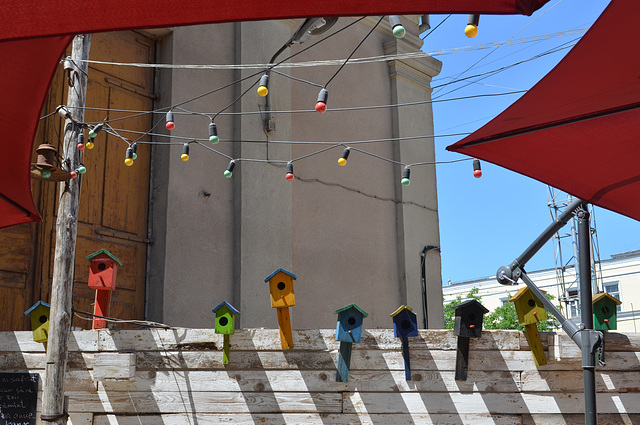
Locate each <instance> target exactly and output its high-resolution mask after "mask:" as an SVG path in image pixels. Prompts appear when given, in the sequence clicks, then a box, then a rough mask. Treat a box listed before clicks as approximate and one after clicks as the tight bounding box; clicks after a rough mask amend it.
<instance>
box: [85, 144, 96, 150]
mask: <svg viewBox="0 0 640 425" xmlns="http://www.w3.org/2000/svg"><path fill="white" fill-rule="evenodd" d="M85 146H86V148H87V149H93V147H94V144H93V142H87V143H86V144H85Z"/></svg>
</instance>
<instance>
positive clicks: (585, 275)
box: [496, 199, 604, 425]
mask: <svg viewBox="0 0 640 425" xmlns="http://www.w3.org/2000/svg"><path fill="white" fill-rule="evenodd" d="M574 214H576V215H577V217H578V241H579V257H580V258H579V259H580V262H579V266H580V294H581V304H582V306H581V318H582V324H581V325H580V326H579V327H578V325H576V324H575V323H573V322H572V321H571V320H569V319H567V318H566V317H564V316H563V315H562V313H560V311H559V310H558V309H557V308H556V306H554V305H553V304H552V303H551V301H550V300H549V299H548V298H547V297H545V296H544V293H543V292H542V291H541V290H540V288H538V287H537V286H536V285H535V283H533V281H532V280H531V279H529V276H527V273H526V272H525V271H524V266H525V264H526V262H527V261H529V260H530V259H531V257H533V256H534V255H535V254H536V253H537V252H538V251H539V250H540V248H542V246H543V245H544V244H545V243H546V242H547V241H548V240H549V239H551V238H552V237H553V235H554V234H555V233H556V232H557V231H558V230H560V228H562V227H563V226H564V225H565V224H567V223H568V222H569V220H570V219H571V217H572V216H573V215H574ZM590 256H591V249H590V229H589V212H588V210H587V205H586V204H585V203H584V202H583V201H582V200H580V199H575V200H574V201H573V202H572V203H571V204H569V205H568V206H567V208H566V209H565V211H564V212H563V213H562V215H560V216H559V217H558V218H557V219H556V221H555V222H553V223H551V225H549V227H547V228H546V229H545V230H544V232H543V233H542V234H541V235H540V236H538V238H537V239H536V240H535V241H534V242H533V243H532V244H531V245H530V246H529V247H528V248H527V249H526V250H525V251H524V252H523V253H522V254H521V255H520V256H519V257H518V258H516V259H515V260H514V261H513V263H511V264H510V265H508V266H502V267H500V268H499V269H498V272H497V273H496V279H497V280H498V282H500V283H501V284H503V285H517V284H518V282H517V281H518V279H519V278H522V280H523V281H524V283H525V284H526V285H527V287H529V289H530V290H531V292H532V293H533V294H534V295H535V296H536V298H538V299H539V300H540V301H541V302H542V304H543V305H544V307H545V309H547V310H548V311H549V312H551V314H553V315H554V316H555V317H556V319H558V321H559V322H560V325H561V326H562V329H563V330H564V331H565V332H566V333H567V335H569V336H570V337H571V339H572V340H573V341H574V342H575V343H576V345H577V346H578V347H580V351H581V352H582V370H583V377H584V405H585V424H586V425H596V424H597V423H598V417H597V410H596V381H595V369H596V355H597V354H598V353H600V354H601V353H602V352H603V351H604V336H603V334H602V332H600V331H596V330H594V329H593V307H592V304H591V295H592V293H591V270H590V267H591V258H590ZM598 358H600V359H601V358H602V355H599V356H598ZM601 364H603V365H604V363H601Z"/></svg>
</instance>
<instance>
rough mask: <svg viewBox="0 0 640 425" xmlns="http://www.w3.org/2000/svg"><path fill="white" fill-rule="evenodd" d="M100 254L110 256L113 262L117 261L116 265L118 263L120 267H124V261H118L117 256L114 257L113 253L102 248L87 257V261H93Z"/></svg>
mask: <svg viewBox="0 0 640 425" xmlns="http://www.w3.org/2000/svg"><path fill="white" fill-rule="evenodd" d="M100 254H106V255H108V256H109V257H110V258H111V259H112V260H113V261H115V262H116V263H118V265H119V266H120V267H122V261H120V260H118V257H116V256H115V255H113V254H112V253H110V252H109V251H107V250H106V249H104V248H102V249H101V250H99V251H96V252H94V253H93V254H90V255H87V260H89V261H91V260H93V259H94V258H95V257H97V256H98V255H100Z"/></svg>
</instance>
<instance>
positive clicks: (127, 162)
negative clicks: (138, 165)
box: [124, 158, 133, 167]
mask: <svg viewBox="0 0 640 425" xmlns="http://www.w3.org/2000/svg"><path fill="white" fill-rule="evenodd" d="M124 165H126V166H127V167H131V166H132V165H133V159H131V158H125V160H124Z"/></svg>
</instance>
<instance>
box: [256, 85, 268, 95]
mask: <svg viewBox="0 0 640 425" xmlns="http://www.w3.org/2000/svg"><path fill="white" fill-rule="evenodd" d="M267 93H269V89H268V88H267V87H266V86H260V87H258V94H259V95H260V96H262V97H265V96H266V95H267Z"/></svg>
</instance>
